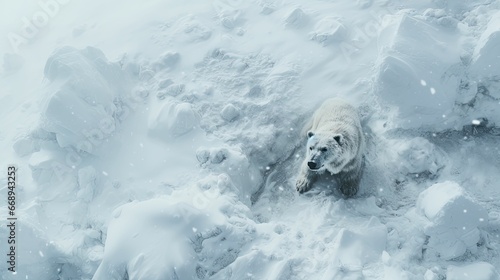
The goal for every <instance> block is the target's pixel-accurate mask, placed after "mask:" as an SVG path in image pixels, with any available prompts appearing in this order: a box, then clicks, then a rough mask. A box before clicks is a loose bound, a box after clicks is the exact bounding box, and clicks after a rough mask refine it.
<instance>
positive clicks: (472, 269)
mask: <svg viewBox="0 0 500 280" xmlns="http://www.w3.org/2000/svg"><path fill="white" fill-rule="evenodd" d="M446 279H447V280H467V279H470V280H499V279H500V275H499V274H498V272H497V270H496V269H495V267H494V266H493V265H491V264H489V263H487V262H477V263H473V264H469V265H465V266H460V267H459V266H454V265H450V266H448V270H447V271H446Z"/></svg>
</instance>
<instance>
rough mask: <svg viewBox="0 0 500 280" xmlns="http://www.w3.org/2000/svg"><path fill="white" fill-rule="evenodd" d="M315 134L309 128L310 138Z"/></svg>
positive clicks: (308, 134)
mask: <svg viewBox="0 0 500 280" xmlns="http://www.w3.org/2000/svg"><path fill="white" fill-rule="evenodd" d="M313 136H314V132H312V131H310V130H309V131H308V132H307V137H308V138H311V137H313Z"/></svg>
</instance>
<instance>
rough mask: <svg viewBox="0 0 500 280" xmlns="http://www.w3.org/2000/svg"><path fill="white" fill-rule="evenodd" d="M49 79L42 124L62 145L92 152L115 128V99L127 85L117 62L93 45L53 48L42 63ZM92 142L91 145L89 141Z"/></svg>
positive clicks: (43, 106)
mask: <svg viewBox="0 0 500 280" xmlns="http://www.w3.org/2000/svg"><path fill="white" fill-rule="evenodd" d="M45 77H46V78H47V79H48V80H49V81H50V82H51V83H50V84H49V85H48V86H47V88H45V97H44V99H43V101H42V104H43V105H42V120H43V123H42V127H43V128H44V129H45V130H46V131H49V132H53V133H55V135H56V138H57V142H58V144H59V145H60V146H61V147H63V148H64V147H74V148H76V149H77V150H83V151H86V152H89V153H92V152H93V151H94V150H95V149H94V148H95V145H99V144H100V142H101V141H102V140H104V139H105V138H106V137H108V136H109V134H110V133H112V132H113V131H114V128H115V125H116V122H117V120H116V119H115V118H114V113H115V112H116V106H115V103H114V101H115V100H116V98H117V96H119V95H120V94H121V93H122V92H124V88H125V85H126V84H127V83H126V81H125V79H124V78H123V75H122V72H121V69H120V67H119V65H118V64H116V63H110V62H108V60H107V59H106V57H105V56H104V54H103V53H102V52H101V51H100V50H98V49H95V48H90V47H88V48H86V49H83V50H77V49H74V48H71V47H64V48H61V49H58V50H56V51H55V52H54V53H53V54H52V55H51V56H50V58H49V59H48V60H47V63H46V65H45ZM89 143H91V144H89Z"/></svg>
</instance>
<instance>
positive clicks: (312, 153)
mask: <svg viewBox="0 0 500 280" xmlns="http://www.w3.org/2000/svg"><path fill="white" fill-rule="evenodd" d="M307 137H308V140H307V166H308V167H309V169H310V170H311V171H315V172H324V171H325V170H328V171H329V172H331V173H332V174H337V173H339V172H340V171H341V170H342V168H343V167H344V166H345V164H346V163H347V160H346V156H345V155H344V153H345V147H343V145H345V143H344V142H345V139H344V136H342V134H333V135H332V134H328V133H322V132H318V133H314V132H312V131H309V132H307Z"/></svg>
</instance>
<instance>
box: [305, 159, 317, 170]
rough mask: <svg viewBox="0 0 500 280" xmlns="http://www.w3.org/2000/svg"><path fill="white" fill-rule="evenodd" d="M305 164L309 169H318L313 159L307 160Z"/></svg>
mask: <svg viewBox="0 0 500 280" xmlns="http://www.w3.org/2000/svg"><path fill="white" fill-rule="evenodd" d="M307 166H309V169H311V170H314V169H318V165H317V164H316V163H315V162H313V161H309V162H308V163H307Z"/></svg>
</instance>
